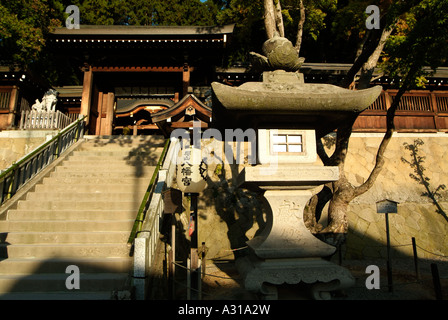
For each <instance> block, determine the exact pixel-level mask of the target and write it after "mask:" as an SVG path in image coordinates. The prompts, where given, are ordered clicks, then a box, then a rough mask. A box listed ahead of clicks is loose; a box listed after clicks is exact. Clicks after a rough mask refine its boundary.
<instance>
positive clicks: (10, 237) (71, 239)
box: [0, 231, 130, 244]
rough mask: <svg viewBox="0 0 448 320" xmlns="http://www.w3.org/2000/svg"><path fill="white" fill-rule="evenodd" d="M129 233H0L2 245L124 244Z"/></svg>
mask: <svg viewBox="0 0 448 320" xmlns="http://www.w3.org/2000/svg"><path fill="white" fill-rule="evenodd" d="M129 234H130V231H108V232H104V231H90V232H76V231H71V232H70V231H66V232H62V231H54V232H42V231H29V232H20V231H15V232H0V243H3V244H33V243H35V244H55V243H57V244H62V243H126V242H127V241H128V238H129Z"/></svg>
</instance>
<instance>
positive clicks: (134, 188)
mask: <svg viewBox="0 0 448 320" xmlns="http://www.w3.org/2000/svg"><path fill="white" fill-rule="evenodd" d="M148 185H149V180H146V181H145V183H144V184H140V183H138V184H135V183H132V184H113V185H110V184H97V183H89V184H87V183H83V184H82V185H78V184H61V183H46V184H39V185H36V187H35V189H34V192H36V193H39V192H43V193H46V192H56V193H58V192H64V193H73V194H80V193H81V194H85V193H99V194H104V193H109V192H110V193H129V192H131V193H134V192H135V193H138V194H143V193H145V192H146V189H147V188H148Z"/></svg>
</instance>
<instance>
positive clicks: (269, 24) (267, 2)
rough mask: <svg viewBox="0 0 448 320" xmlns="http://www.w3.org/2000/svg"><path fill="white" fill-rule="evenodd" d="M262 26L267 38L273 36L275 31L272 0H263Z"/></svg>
mask: <svg viewBox="0 0 448 320" xmlns="http://www.w3.org/2000/svg"><path fill="white" fill-rule="evenodd" d="M264 27H265V29H266V36H267V38H268V39H271V38H273V37H274V35H275V32H276V31H277V27H276V20H275V10H274V2H273V1H272V0H264Z"/></svg>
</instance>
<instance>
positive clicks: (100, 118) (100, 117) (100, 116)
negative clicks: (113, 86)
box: [95, 91, 104, 136]
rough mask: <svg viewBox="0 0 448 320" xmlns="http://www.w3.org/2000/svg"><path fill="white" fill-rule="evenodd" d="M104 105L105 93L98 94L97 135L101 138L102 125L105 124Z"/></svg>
mask: <svg viewBox="0 0 448 320" xmlns="http://www.w3.org/2000/svg"><path fill="white" fill-rule="evenodd" d="M103 104H104V93H103V92H101V91H100V92H98V106H97V110H98V118H97V119H96V129H95V135H97V136H99V135H100V134H101V125H102V122H103Z"/></svg>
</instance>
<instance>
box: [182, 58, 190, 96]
mask: <svg viewBox="0 0 448 320" xmlns="http://www.w3.org/2000/svg"><path fill="white" fill-rule="evenodd" d="M182 86H183V87H182V88H183V90H182V96H183V97H185V96H186V95H187V94H188V87H189V86H190V67H189V65H188V64H187V63H185V64H184V70H183V72H182Z"/></svg>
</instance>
